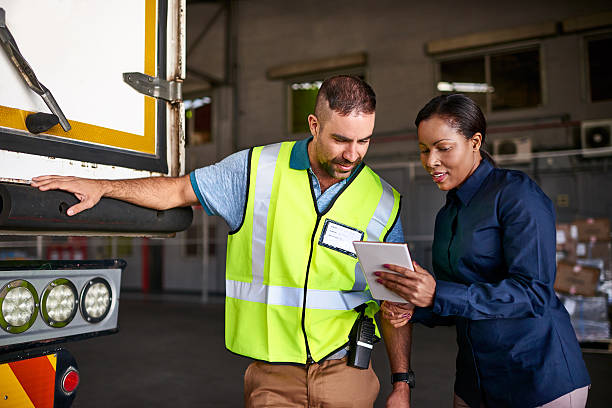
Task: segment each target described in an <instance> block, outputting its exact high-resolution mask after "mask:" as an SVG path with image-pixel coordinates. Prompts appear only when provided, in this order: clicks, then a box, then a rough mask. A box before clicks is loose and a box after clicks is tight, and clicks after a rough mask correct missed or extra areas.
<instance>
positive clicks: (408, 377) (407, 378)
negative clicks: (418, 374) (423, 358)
mask: <svg viewBox="0 0 612 408" xmlns="http://www.w3.org/2000/svg"><path fill="white" fill-rule="evenodd" d="M399 381H402V382H405V383H406V384H408V386H409V387H410V388H414V387H415V385H416V383H415V378H414V371H412V370H408V372H405V373H393V374H391V383H392V384H393V383H396V382H399Z"/></svg>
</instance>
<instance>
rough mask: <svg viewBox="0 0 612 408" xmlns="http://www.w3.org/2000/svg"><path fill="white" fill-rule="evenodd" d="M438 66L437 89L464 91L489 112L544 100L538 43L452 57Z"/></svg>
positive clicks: (446, 91)
mask: <svg viewBox="0 0 612 408" xmlns="http://www.w3.org/2000/svg"><path fill="white" fill-rule="evenodd" d="M439 66H440V76H439V78H440V79H439V81H438V84H437V88H438V91H440V92H441V93H443V94H449V93H464V94H466V95H467V96H469V97H470V98H472V99H473V100H474V101H475V102H476V103H477V104H478V105H479V106H480V107H481V108H482V109H483V110H485V111H487V112H492V111H502V110H508V109H521V108H530V107H535V106H539V105H541V104H542V86H541V79H540V78H541V74H540V50H539V48H537V47H535V48H529V49H522V50H516V51H510V52H507V51H506V52H496V53H492V52H491V53H486V54H484V55H478V56H470V57H463V58H453V59H449V60H445V61H441V62H440V65H439Z"/></svg>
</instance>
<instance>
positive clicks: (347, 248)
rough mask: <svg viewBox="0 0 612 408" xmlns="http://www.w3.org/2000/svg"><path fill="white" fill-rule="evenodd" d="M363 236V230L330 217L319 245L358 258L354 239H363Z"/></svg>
mask: <svg viewBox="0 0 612 408" xmlns="http://www.w3.org/2000/svg"><path fill="white" fill-rule="evenodd" d="M363 236H364V233H363V231H360V230H358V229H357V228H353V227H349V226H348V225H344V224H340V223H339V222H336V221H334V220H330V219H329V218H328V219H326V220H325V224H324V225H323V231H321V238H319V245H321V246H324V247H326V248H329V249H333V250H334V251H338V252H341V253H343V254H346V255H349V256H352V257H353V258H357V254H356V253H355V248H354V247H353V241H361V240H362V239H363Z"/></svg>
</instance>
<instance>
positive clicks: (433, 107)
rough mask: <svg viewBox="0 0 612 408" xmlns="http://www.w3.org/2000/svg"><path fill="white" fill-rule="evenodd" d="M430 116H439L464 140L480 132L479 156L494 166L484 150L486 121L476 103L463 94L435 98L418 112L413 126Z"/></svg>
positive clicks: (417, 125)
mask: <svg viewBox="0 0 612 408" xmlns="http://www.w3.org/2000/svg"><path fill="white" fill-rule="evenodd" d="M432 116H439V117H440V118H442V119H444V120H446V121H447V122H448V124H449V125H450V126H451V127H452V128H453V129H455V130H456V131H457V132H459V133H460V134H461V135H463V137H465V138H466V139H471V138H472V137H473V136H474V134H475V133H479V132H480V134H481V135H482V142H481V144H480V154H481V155H482V157H483V158H484V159H487V160H489V161H490V162H491V163H493V164H495V161H494V160H493V158H492V157H491V155H490V154H489V153H487V152H486V151H485V150H484V144H485V135H486V131H487V121H486V119H485V117H484V114H483V113H482V111H481V110H480V108H479V107H478V105H476V102H474V101H473V100H471V99H470V98H468V97H467V96H465V95H463V94H452V95H440V96H436V97H435V98H433V99H432V100H431V101H429V102H427V104H426V105H425V106H424V107H423V109H421V110H420V111H419V113H418V114H417V117H416V119H415V120H414V124H415V125H416V127H417V128H418V127H419V123H421V122H422V121H424V120H427V119H430V118H431V117H432Z"/></svg>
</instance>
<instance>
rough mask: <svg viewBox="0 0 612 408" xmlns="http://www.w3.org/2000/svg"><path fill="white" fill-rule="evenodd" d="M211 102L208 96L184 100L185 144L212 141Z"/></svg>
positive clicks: (191, 144)
mask: <svg viewBox="0 0 612 408" xmlns="http://www.w3.org/2000/svg"><path fill="white" fill-rule="evenodd" d="M211 128H212V100H211V98H210V97H208V96H204V97H201V98H194V99H188V100H185V144H186V145H187V146H195V145H200V144H203V143H209V142H211V141H212V134H211Z"/></svg>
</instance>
